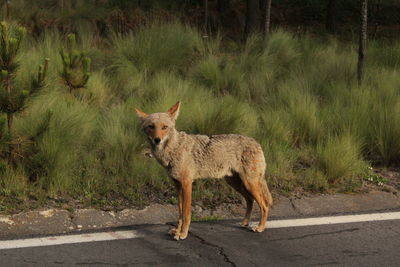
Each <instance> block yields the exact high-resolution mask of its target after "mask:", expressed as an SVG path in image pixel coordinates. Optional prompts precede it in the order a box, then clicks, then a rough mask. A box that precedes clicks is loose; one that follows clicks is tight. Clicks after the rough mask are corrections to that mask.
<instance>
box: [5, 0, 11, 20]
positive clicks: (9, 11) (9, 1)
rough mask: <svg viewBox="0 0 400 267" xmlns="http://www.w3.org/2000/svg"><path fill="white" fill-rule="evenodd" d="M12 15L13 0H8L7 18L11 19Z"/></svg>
mask: <svg viewBox="0 0 400 267" xmlns="http://www.w3.org/2000/svg"><path fill="white" fill-rule="evenodd" d="M10 16H11V0H6V20H10Z"/></svg>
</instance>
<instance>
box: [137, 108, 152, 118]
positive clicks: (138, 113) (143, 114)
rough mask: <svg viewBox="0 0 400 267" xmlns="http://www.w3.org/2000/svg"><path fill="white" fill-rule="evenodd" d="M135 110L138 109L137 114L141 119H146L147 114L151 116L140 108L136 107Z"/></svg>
mask: <svg viewBox="0 0 400 267" xmlns="http://www.w3.org/2000/svg"><path fill="white" fill-rule="evenodd" d="M135 111H136V115H137V116H138V118H139V119H141V120H144V119H146V118H147V116H149V115H147V114H146V113H144V112H143V111H141V110H140V109H137V108H135Z"/></svg>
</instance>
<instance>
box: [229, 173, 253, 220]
mask: <svg viewBox="0 0 400 267" xmlns="http://www.w3.org/2000/svg"><path fill="white" fill-rule="evenodd" d="M225 180H226V182H227V183H228V184H229V185H230V186H232V187H233V188H234V189H235V190H236V191H237V192H239V193H240V194H241V195H242V196H243V197H244V199H245V200H246V215H245V216H244V219H243V222H242V226H243V227H245V226H248V225H249V222H250V217H251V212H252V210H253V202H254V199H253V197H252V196H251V194H250V193H249V191H247V189H246V188H245V186H244V184H243V182H242V180H241V179H240V176H239V175H238V174H234V175H232V176H225Z"/></svg>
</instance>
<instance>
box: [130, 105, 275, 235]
mask: <svg viewBox="0 0 400 267" xmlns="http://www.w3.org/2000/svg"><path fill="white" fill-rule="evenodd" d="M179 109H180V102H177V103H176V104H175V105H174V106H173V107H171V108H170V109H169V110H168V111H167V112H165V113H164V112H163V113H153V114H146V113H144V112H143V111H140V110H138V109H136V113H137V115H138V117H139V118H140V120H141V123H142V127H143V130H144V132H145V134H146V135H147V137H148V138H149V141H150V145H151V151H152V154H153V155H154V157H155V158H156V159H157V160H158V162H159V163H160V164H161V165H162V166H163V167H164V168H165V169H166V170H167V172H168V175H169V177H170V178H172V181H173V182H174V184H175V187H176V189H177V192H178V205H179V219H178V223H177V226H176V228H173V229H171V231H170V233H171V234H173V235H174V238H175V239H176V240H179V239H185V238H186V237H187V235H188V231H189V225H190V219H191V218H190V210H191V202H192V183H193V181H194V180H195V179H199V178H224V179H225V180H226V181H227V183H228V184H229V185H231V186H232V187H233V188H234V189H235V190H236V191H238V192H239V193H240V194H242V196H243V197H244V198H245V200H246V203H247V209H246V215H245V218H244V220H243V223H242V225H243V226H248V224H249V220H250V215H251V211H252V208H253V201H254V200H256V202H257V203H258V205H259V206H260V210H261V219H260V222H259V224H258V226H255V227H253V228H252V230H253V231H254V232H262V231H263V230H264V229H265V224H266V221H267V217H268V211H269V208H270V206H271V205H272V196H271V193H270V191H269V189H268V186H267V183H266V181H265V177H264V176H265V159H264V153H263V151H262V149H261V146H260V145H259V144H258V143H257V142H256V141H255V140H254V139H252V138H250V137H245V136H241V135H236V134H228V135H213V136H206V135H191V134H186V133H185V132H178V131H177V130H176V129H175V121H176V118H177V117H178V114H179Z"/></svg>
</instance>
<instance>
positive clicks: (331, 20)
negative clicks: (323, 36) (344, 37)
mask: <svg viewBox="0 0 400 267" xmlns="http://www.w3.org/2000/svg"><path fill="white" fill-rule="evenodd" d="M335 15H336V0H328V5H327V7H326V21H325V28H326V30H327V31H328V32H329V33H332V34H334V33H335V32H336V24H335Z"/></svg>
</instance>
